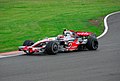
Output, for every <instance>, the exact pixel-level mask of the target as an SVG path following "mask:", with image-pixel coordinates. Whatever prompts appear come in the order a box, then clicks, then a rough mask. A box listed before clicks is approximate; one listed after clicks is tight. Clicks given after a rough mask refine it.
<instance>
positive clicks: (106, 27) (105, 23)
mask: <svg viewBox="0 0 120 81" xmlns="http://www.w3.org/2000/svg"><path fill="white" fill-rule="evenodd" d="M117 13H120V11H118V12H113V13H111V14H108V15H107V16H106V17H105V18H104V26H105V29H104V32H103V33H102V34H101V35H99V36H98V37H97V39H99V38H101V37H103V36H104V35H105V34H106V33H107V31H108V24H107V19H108V17H109V16H111V15H114V14H117ZM19 55H23V53H19V54H13V55H5V56H3V55H1V56H0V58H6V57H13V56H19Z"/></svg>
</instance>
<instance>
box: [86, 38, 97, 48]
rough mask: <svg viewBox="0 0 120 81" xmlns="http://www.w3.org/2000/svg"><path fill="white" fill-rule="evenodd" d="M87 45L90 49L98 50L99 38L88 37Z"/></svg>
mask: <svg viewBox="0 0 120 81" xmlns="http://www.w3.org/2000/svg"><path fill="white" fill-rule="evenodd" d="M86 47H87V49H88V50H97V48H98V40H97V38H94V37H91V36H90V37H89V38H88V42H87V44H86Z"/></svg>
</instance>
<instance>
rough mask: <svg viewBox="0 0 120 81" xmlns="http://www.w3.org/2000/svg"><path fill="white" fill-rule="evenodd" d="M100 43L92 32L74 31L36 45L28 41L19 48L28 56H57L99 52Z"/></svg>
mask: <svg viewBox="0 0 120 81" xmlns="http://www.w3.org/2000/svg"><path fill="white" fill-rule="evenodd" d="M97 48H98V41H97V38H96V35H95V34H93V33H91V32H80V31H77V32H75V31H73V30H64V32H63V35H58V36H57V37H51V38H45V39H43V40H39V41H37V42H36V43H34V42H33V41H31V40H26V41H24V43H23V46H19V48H18V49H19V51H24V52H25V53H26V54H35V53H41V52H42V53H46V54H51V55H55V54H57V53H58V52H61V51H62V52H64V51H75V50H83V49H87V50H97Z"/></svg>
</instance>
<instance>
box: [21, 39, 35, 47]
mask: <svg viewBox="0 0 120 81" xmlns="http://www.w3.org/2000/svg"><path fill="white" fill-rule="evenodd" d="M33 44H34V42H33V41H31V40H25V41H24V43H23V46H31V45H33Z"/></svg>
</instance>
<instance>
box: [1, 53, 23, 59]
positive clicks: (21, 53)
mask: <svg viewBox="0 0 120 81" xmlns="http://www.w3.org/2000/svg"><path fill="white" fill-rule="evenodd" d="M19 55H23V53H21V54H13V55H4V56H3V55H2V56H0V58H6V57H14V56H19Z"/></svg>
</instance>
